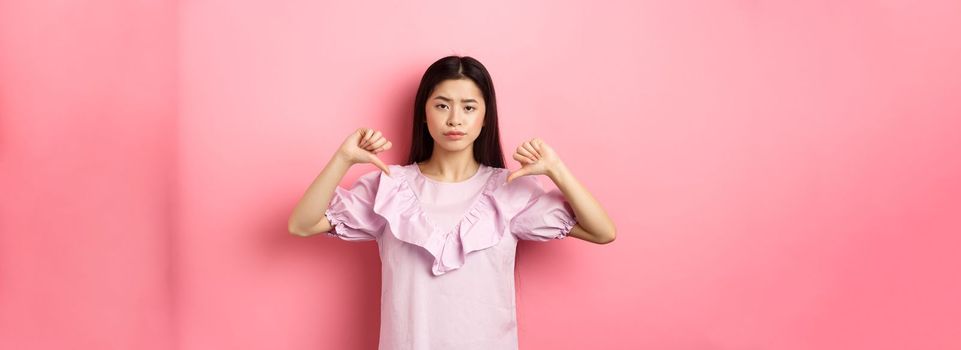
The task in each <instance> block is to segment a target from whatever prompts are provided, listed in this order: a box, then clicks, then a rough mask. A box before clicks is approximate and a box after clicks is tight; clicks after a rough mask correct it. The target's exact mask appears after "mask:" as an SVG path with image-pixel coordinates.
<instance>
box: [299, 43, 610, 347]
mask: <svg viewBox="0 0 961 350" xmlns="http://www.w3.org/2000/svg"><path fill="white" fill-rule="evenodd" d="M495 102H496V101H495V95H494V86H493V84H492V81H491V78H490V75H489V74H488V72H487V69H486V68H485V67H484V66H483V65H482V64H481V63H480V62H478V61H477V60H475V59H473V58H471V57H457V56H449V57H444V58H442V59H440V60H438V61H437V62H434V63H433V64H432V65H431V66H430V67H428V68H427V71H426V72H425V73H424V76H423V78H422V79H421V82H420V87H419V88H418V89H417V95H416V97H415V99H414V118H413V128H412V129H413V137H412V141H411V148H410V157H409V159H408V162H407V163H408V164H407V165H403V166H401V165H389V166H388V165H385V164H384V163H383V162H382V161H381V160H380V159H379V158H378V157H377V154H379V153H381V152H384V151H386V150H389V149H390V148H391V146H392V144H391V142H390V141H389V140H387V138H386V137H385V136H384V135H383V134H382V133H381V132H380V131H377V130H373V129H369V128H360V129H357V130H356V131H355V132H354V133H352V134H351V135H350V136H348V137H347V139H346V140H345V141H344V143H343V144H342V145H341V146H340V149H338V150H337V152H336V153H335V154H334V155H333V157H332V158H331V159H330V161H329V163H328V164H327V166H326V167H324V169H323V171H321V173H320V175H318V176H317V178H316V179H315V180H314V182H313V183H312V184H311V185H310V187H309V188H308V189H307V191H306V193H305V194H304V196H303V198H301V199H300V201H299V202H298V203H297V206H296V208H295V209H294V211H293V214H291V216H290V220H289V222H288V225H289V231H290V232H291V233H292V234H295V235H298V236H310V235H314V234H318V233H323V232H327V234H328V236H331V237H338V238H341V239H344V240H350V241H369V240H375V241H376V242H377V244H378V246H379V248H380V258H381V259H380V260H381V262H382V270H381V271H382V278H383V281H382V288H383V290H382V293H381V296H382V297H381V325H380V349H516V348H517V327H516V316H515V315H516V312H515V304H514V301H515V300H514V256H515V252H516V247H517V242H518V240H534V241H546V240H550V239H561V238H564V237H566V236H572V237H576V238H579V239H582V240H585V241H589V242H594V243H608V242H611V241H613V240H614V236H615V233H614V231H615V229H614V224H613V222H611V219H610V218H609V217H608V215H607V213H606V212H605V211H604V210H603V209H602V208H601V206H600V205H599V204H598V202H597V201H596V200H595V199H594V198H593V196H591V194H590V193H589V192H588V191H587V189H585V188H584V186H582V185H581V184H580V183H579V182H578V181H577V179H575V177H574V175H573V174H572V173H571V172H570V170H568V169H567V168H566V167H565V165H564V163H563V162H561V159H560V157H559V156H558V155H557V154H556V153H555V152H554V151H553V149H551V147H550V146H548V145H547V143H546V142H544V141H543V140H541V139H538V138H533V139H531V140H529V141H527V142H524V143H523V144H522V145H520V146H519V147H517V150H516V152H515V153H514V159H515V160H517V161H518V162H520V163H521V165H522V166H521V168H520V169H518V170H515V171H508V170H507V169H505V168H504V156H503V153H502V151H501V145H500V137H499V132H498V128H497V108H496V103H495ZM361 163H372V164H374V165H375V166H376V167H378V168H379V169H380V170H376V171H372V172H368V173H366V174H364V175H362V176H361V177H360V178H359V179H358V180H357V182H356V183H355V184H354V186H352V187H351V188H350V189H349V190H347V189H344V188H342V187H339V186H338V184H339V183H340V181H341V179H342V178H343V176H344V174H345V173H346V172H347V169H348V168H349V167H350V166H352V165H354V164H361ZM533 175H546V176H548V177H550V179H551V180H553V181H554V183H555V184H556V185H557V187H558V190H552V191H550V192H547V191H544V190H543V189H542V188H541V186H540V184H539V182H538V181H537V179H536V177H535V176H533Z"/></svg>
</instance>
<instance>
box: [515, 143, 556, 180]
mask: <svg viewBox="0 0 961 350" xmlns="http://www.w3.org/2000/svg"><path fill="white" fill-rule="evenodd" d="M514 160H516V161H518V162H520V163H521V168H520V169H517V170H515V171H513V172H511V173H510V174H509V175H507V183H510V182H511V181H512V180H514V179H516V178H518V177H521V176H526V175H550V174H551V173H553V172H555V170H557V169H559V168H560V167H561V166H563V163H562V162H561V158H560V157H558V156H557V153H554V149H552V148H551V146H548V145H547V143H546V142H544V141H543V140H541V139H539V138H536V137H535V138H533V139H531V140H530V141H527V142H524V143H523V144H521V145H520V147H517V151H515V152H514Z"/></svg>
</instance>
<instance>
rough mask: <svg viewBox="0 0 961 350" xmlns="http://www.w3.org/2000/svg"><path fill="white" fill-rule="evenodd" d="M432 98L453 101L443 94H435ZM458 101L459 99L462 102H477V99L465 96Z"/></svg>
mask: <svg viewBox="0 0 961 350" xmlns="http://www.w3.org/2000/svg"><path fill="white" fill-rule="evenodd" d="M434 99H435V100H438V99H439V100H444V101H446V102H451V101H453V100H451V99H449V98H447V97H445V96H437V97H434ZM460 101H461V102H464V103H468V102H474V103H477V100H475V99H472V98H465V99H461V100H460Z"/></svg>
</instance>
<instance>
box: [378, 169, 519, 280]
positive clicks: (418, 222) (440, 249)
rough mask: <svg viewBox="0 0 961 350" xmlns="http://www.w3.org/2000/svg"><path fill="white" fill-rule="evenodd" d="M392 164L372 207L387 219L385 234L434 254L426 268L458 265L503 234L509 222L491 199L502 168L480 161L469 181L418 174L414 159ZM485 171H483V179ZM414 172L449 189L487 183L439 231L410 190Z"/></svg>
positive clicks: (440, 269)
mask: <svg viewBox="0 0 961 350" xmlns="http://www.w3.org/2000/svg"><path fill="white" fill-rule="evenodd" d="M391 167H392V168H393V169H391V175H390V176H380V180H379V187H378V191H377V195H376V200H375V201H374V207H373V210H374V212H375V213H377V214H378V215H380V216H382V217H384V218H385V219H386V221H387V227H386V228H385V229H386V230H389V231H390V233H389V234H392V235H393V236H394V237H396V238H397V239H399V240H401V241H404V242H407V243H410V244H414V245H417V246H420V247H423V248H424V249H426V250H427V251H428V252H430V254H431V255H433V257H434V264H433V266H432V268H431V271H432V272H433V274H434V275H442V274H444V273H446V272H449V271H451V270H454V269H457V268H459V267H461V266H463V264H464V260H465V258H466V255H467V254H468V253H470V252H473V251H477V250H482V249H486V248H489V247H492V246H494V245H496V244H497V243H498V242H500V240H501V239H502V238H503V237H504V235H505V233H506V232H507V227H508V224H509V222H508V221H507V219H506V217H505V215H503V209H501V208H500V207H499V205H498V203H497V201H496V200H495V197H494V193H495V192H496V191H497V189H499V188H501V186H498V185H499V184H501V183H503V182H504V180H505V179H506V174H505V173H504V171H503V170H504V169H500V168H494V167H490V166H487V165H483V164H482V165H481V167H480V168H479V169H478V170H477V172H476V173H475V174H474V175H473V176H472V177H471V178H470V179H468V180H465V181H461V182H444V181H437V180H434V179H431V178H428V177H427V176H426V175H423V174H422V173H421V172H420V168H419V167H418V165H417V163H411V164H409V165H406V166H400V165H395V166H391ZM484 175H487V177H486V179H484ZM417 176H421V177H423V178H424V179H425V180H427V181H431V182H434V183H439V184H441V185H451V186H452V187H453V188H452V190H456V188H457V185H460V184H466V183H468V182H469V181H482V180H486V183H485V184H484V186H483V190H482V191H481V193H480V195H478V196H477V198H476V199H475V201H474V202H473V204H472V205H470V206H469V207H468V209H467V212H466V213H465V214H464V216H463V217H462V218H461V219H460V220H459V221H458V222H457V224H455V225H454V226H453V227H452V228H451V229H450V230H448V231H446V232H444V230H443V229H441V228H440V227H439V226H438V225H437V224H436V223H435V221H434V220H433V219H432V218H431V217H430V216H429V215H428V214H427V212H426V211H425V210H424V208H423V206H422V204H421V202H420V200H419V199H418V198H417V195H416V193H415V191H414V190H413V189H412V188H411V185H412V183H411V182H412V181H414V180H415V179H416V178H415V177H417ZM498 180H500V181H498Z"/></svg>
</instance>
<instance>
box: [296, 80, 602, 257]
mask: <svg viewBox="0 0 961 350" xmlns="http://www.w3.org/2000/svg"><path fill="white" fill-rule="evenodd" d="M424 107H425V108H426V112H427V120H425V121H424V122H426V123H427V128H428V130H429V132H430V135H431V137H432V138H433V139H434V150H433V153H432V154H431V158H430V159H428V160H427V161H424V162H421V163H418V165H417V166H419V167H420V169H421V172H422V173H423V174H424V175H425V176H428V177H430V178H432V179H434V180H438V181H444V182H460V181H464V180H466V179H468V178H470V177H471V176H472V175H473V174H474V173H475V172H476V171H477V170H478V169H479V167H480V164H479V163H478V162H477V161H476V160H474V156H473V146H474V140H476V139H477V137H478V135H479V134H480V130H481V128H482V127H483V125H484V112H485V110H484V99H483V93H482V92H481V91H480V89H479V88H478V87H477V85H476V84H474V82H473V81H471V80H469V79H458V80H445V81H443V82H441V83H439V84H438V85H437V86H436V87H435V88H434V91H433V92H432V93H431V95H430V97H428V99H427V104H426V106H424ZM451 131H459V132H463V133H464V135H463V136H462V137H460V138H459V139H456V138H451V137H448V136H447V135H445V133H447V132H451ZM391 146H392V144H391V142H390V141H388V140H387V138H386V137H384V135H383V134H382V133H381V132H380V131H377V130H373V129H369V128H360V129H357V130H356V131H354V132H353V133H352V134H351V135H350V136H348V137H347V139H346V140H345V141H344V143H343V144H342V145H341V146H340V148H339V149H338V150H337V152H335V153H334V155H333V156H332V157H331V159H330V161H329V162H328V163H327V166H325V167H324V169H323V170H322V171H321V172H320V175H318V176H317V178H316V179H315V180H314V182H313V183H311V185H310V186H309V187H308V188H307V191H306V192H305V193H304V196H303V197H302V198H301V199H300V201H299V202H298V203H297V205H296V207H295V208H294V211H293V213H292V214H291V216H290V218H289V220H288V223H287V225H288V231H290V233H291V234H294V235H298V236H311V235H315V234H318V233H323V232H329V231H330V230H331V229H332V227H331V225H330V222H329V221H328V220H327V218H326V217H325V216H324V214H323V213H324V212H325V211H326V210H327V206H328V204H329V203H330V200H331V199H332V196H333V193H334V188H335V187H336V186H337V185H338V184H339V183H340V181H341V180H342V178H343V176H344V174H346V173H347V170H348V169H349V168H350V167H351V166H353V165H355V164H362V163H371V164H373V165H374V166H376V167H377V168H379V169H381V171H383V172H384V173H385V174H387V175H390V173H389V169H388V168H387V166H386V165H385V164H384V162H383V161H381V160H380V158H378V157H377V154H380V153H381V152H384V151H387V150H389V149H390V148H391ZM513 158H514V160H516V161H517V162H519V163H520V164H521V167H520V168H518V169H516V170H513V171H511V172H510V173H509V175H508V177H507V182H508V183H509V182H511V181H513V180H514V179H517V178H518V177H521V176H535V175H546V176H547V177H548V178H550V179H551V180H552V181H553V182H554V184H555V185H557V188H558V189H559V190H560V191H561V192H562V193H563V194H564V197H565V199H566V200H567V201H568V202H569V203H570V205H571V208H572V209H574V214H575V216H576V217H577V224H575V225H574V227H573V228H572V229H571V232H570V233H569V234H568V236H569V237H575V238H578V239H582V240H585V241H588V242H593V243H598V244H606V243H610V242H612V241H614V238H615V237H616V233H615V231H616V230H615V227H614V222H613V221H611V219H610V217H609V216H608V215H607V212H606V211H605V210H604V209H603V208H602V207H601V205H600V203H598V202H597V200H596V199H594V197H593V196H592V195H591V193H590V192H589V191H587V189H586V188H585V187H584V186H583V185H582V184H581V183H580V182H579V181H578V180H577V178H576V177H574V174H573V173H571V171H570V170H569V169H568V168H567V167H566V166H565V165H564V163H563V162H562V161H561V159H560V156H558V155H557V153H555V152H554V150H553V149H552V148H551V147H550V146H549V145H548V144H547V143H546V142H544V140H541V139H540V138H536V137H535V138H532V139H530V140H528V141H526V142H524V143H522V144H521V145H520V146H518V147H517V149H516V151H515V153H514V155H513Z"/></svg>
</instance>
